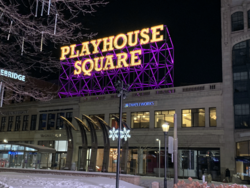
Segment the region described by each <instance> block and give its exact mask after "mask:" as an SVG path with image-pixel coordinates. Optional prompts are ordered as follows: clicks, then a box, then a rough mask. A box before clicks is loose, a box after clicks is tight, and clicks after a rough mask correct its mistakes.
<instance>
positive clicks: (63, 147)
mask: <svg viewBox="0 0 250 188" xmlns="http://www.w3.org/2000/svg"><path fill="white" fill-rule="evenodd" d="M55 149H56V151H65V152H67V151H68V141H67V140H56V141H55Z"/></svg>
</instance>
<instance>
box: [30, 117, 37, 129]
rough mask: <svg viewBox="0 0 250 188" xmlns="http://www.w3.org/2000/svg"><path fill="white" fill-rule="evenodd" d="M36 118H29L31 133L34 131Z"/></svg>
mask: <svg viewBox="0 0 250 188" xmlns="http://www.w3.org/2000/svg"><path fill="white" fill-rule="evenodd" d="M36 118H37V115H32V116H31V121H30V130H31V131H34V130H36Z"/></svg>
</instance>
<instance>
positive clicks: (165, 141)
mask: <svg viewBox="0 0 250 188" xmlns="http://www.w3.org/2000/svg"><path fill="white" fill-rule="evenodd" d="M162 130H163V132H164V143H165V168H164V188H167V163H168V158H167V135H168V130H169V124H168V123H167V122H164V123H163V124H162Z"/></svg>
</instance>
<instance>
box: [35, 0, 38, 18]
mask: <svg viewBox="0 0 250 188" xmlns="http://www.w3.org/2000/svg"><path fill="white" fill-rule="evenodd" d="M37 11H38V0H36V14H35V17H37Z"/></svg>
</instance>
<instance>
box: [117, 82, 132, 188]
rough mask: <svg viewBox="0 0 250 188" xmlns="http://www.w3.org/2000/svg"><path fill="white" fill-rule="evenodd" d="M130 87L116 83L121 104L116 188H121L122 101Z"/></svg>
mask: <svg viewBox="0 0 250 188" xmlns="http://www.w3.org/2000/svg"><path fill="white" fill-rule="evenodd" d="M129 87H130V85H129V84H128V85H125V84H124V83H123V81H120V80H118V81H117V82H116V83H115V89H116V91H117V97H120V104H119V129H118V146H117V152H118V154H117V165H116V188H119V172H120V147H121V130H122V99H126V97H127V95H128V91H129Z"/></svg>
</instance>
